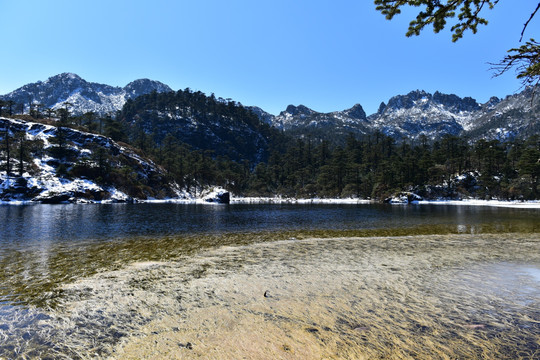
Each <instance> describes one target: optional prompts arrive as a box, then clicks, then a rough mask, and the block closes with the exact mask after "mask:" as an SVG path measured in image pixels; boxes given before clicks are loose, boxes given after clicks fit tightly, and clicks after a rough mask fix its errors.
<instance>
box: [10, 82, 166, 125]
mask: <svg viewBox="0 0 540 360" xmlns="http://www.w3.org/2000/svg"><path fill="white" fill-rule="evenodd" d="M154 90H155V91H157V92H169V91H172V89H171V88H170V87H169V86H168V85H165V84H163V83H161V82H159V81H155V80H150V79H137V80H134V81H132V82H130V83H128V84H127V85H126V86H124V87H118V86H111V85H106V84H99V83H94V82H88V81H86V80H84V79H83V78H81V77H80V76H79V75H77V74H73V73H62V74H58V75H55V76H52V77H49V78H48V79H47V80H45V81H37V82H35V83H30V84H26V85H23V86H22V87H20V88H18V89H16V90H14V91H12V92H10V93H8V94H5V95H3V96H0V99H3V100H12V101H14V102H16V103H17V104H24V110H27V109H28V108H29V106H30V105H29V104H30V103H32V104H34V105H36V106H37V105H38V104H39V106H42V107H44V108H50V109H53V110H57V109H59V108H62V107H64V106H66V103H69V104H70V105H68V106H69V110H70V111H71V113H72V114H74V115H81V114H83V113H86V112H90V111H92V112H95V113H96V114H98V115H105V114H107V113H112V112H116V111H118V110H120V109H121V108H122V106H123V105H124V104H125V103H126V101H127V100H128V99H133V98H136V97H138V96H140V95H144V94H147V93H150V92H152V91H154Z"/></svg>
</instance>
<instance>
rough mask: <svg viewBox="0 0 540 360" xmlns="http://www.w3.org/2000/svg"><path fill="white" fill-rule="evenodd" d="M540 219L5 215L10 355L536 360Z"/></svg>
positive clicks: (128, 209) (61, 210) (275, 210)
mask: <svg viewBox="0 0 540 360" xmlns="http://www.w3.org/2000/svg"><path fill="white" fill-rule="evenodd" d="M539 215H540V211H538V210H524V209H504V208H489V207H455V206H454V207H452V206H386V205H385V206H383V205H268V204H265V205H229V206H221V205H220V206H216V205H208V206H204V205H176V204H114V205H58V206H52V205H51V206H49V205H39V206H3V207H0V216H1V218H2V219H3V221H2V223H1V224H0V234H1V237H0V262H1V264H0V265H1V268H0V279H1V285H0V295H1V296H2V305H1V307H0V324H1V325H0V357H12V358H16V357H22V358H24V357H28V358H61V357H69V358H78V357H109V356H110V357H113V358H143V357H145V356H146V357H148V358H153V357H155V356H156V354H161V355H160V356H162V357H170V358H181V357H187V358H190V357H202V358H205V357H207V358H242V357H246V358H268V356H269V355H271V356H272V357H274V358H291V359H293V358H374V357H391V358H418V357H427V356H431V357H435V358H437V357H438V358H447V357H448V358H456V357H457V358H481V357H484V358H490V356H491V358H493V357H496V358H519V357H522V358H531V359H534V358H536V356H538V354H540V352H539V351H540V350H539V341H540V335H539V334H540V326H539V323H540V314H539V311H538V309H539V308H540V236H539V235H538V234H539V233H540V220H539ZM320 239H324V240H320ZM265 292H266V294H267V296H266V297H265V296H264V294H265Z"/></svg>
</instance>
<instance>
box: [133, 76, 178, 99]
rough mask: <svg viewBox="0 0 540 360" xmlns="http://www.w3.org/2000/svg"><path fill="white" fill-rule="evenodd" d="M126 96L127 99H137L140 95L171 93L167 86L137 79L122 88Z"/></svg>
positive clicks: (157, 82)
mask: <svg viewBox="0 0 540 360" xmlns="http://www.w3.org/2000/svg"><path fill="white" fill-rule="evenodd" d="M124 90H125V92H126V95H127V96H128V97H130V98H131V97H137V96H140V95H144V94H148V93H151V92H152V91H157V92H170V91H173V90H172V89H171V88H170V87H169V86H167V85H165V84H163V83H161V82H159V81H154V80H150V79H138V80H135V81H132V82H130V83H129V84H127V85H126V86H125V87H124Z"/></svg>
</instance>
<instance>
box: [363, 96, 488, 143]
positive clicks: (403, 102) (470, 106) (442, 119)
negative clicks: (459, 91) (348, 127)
mask: <svg viewBox="0 0 540 360" xmlns="http://www.w3.org/2000/svg"><path fill="white" fill-rule="evenodd" d="M481 111H482V106H480V104H478V103H477V102H476V100H474V99H472V98H470V97H466V98H460V97H459V96H457V95H453V94H451V95H447V94H442V93H440V92H435V93H434V94H430V93H427V92H425V91H420V90H416V91H412V92H410V93H408V94H407V95H398V96H394V97H392V98H391V99H390V100H389V101H388V104H386V105H385V104H384V103H383V104H381V106H380V107H379V111H378V112H377V113H376V114H373V115H371V116H370V117H369V120H370V125H371V127H372V128H374V129H377V130H379V131H381V132H383V133H385V134H387V135H390V136H392V137H395V138H410V137H413V138H414V137H417V136H419V135H422V134H423V135H426V136H427V137H428V138H437V137H439V136H441V135H444V134H451V135H459V134H461V133H462V132H463V131H464V130H469V129H471V128H472V127H473V125H474V120H475V119H476V118H477V117H478V116H479V115H480V113H481Z"/></svg>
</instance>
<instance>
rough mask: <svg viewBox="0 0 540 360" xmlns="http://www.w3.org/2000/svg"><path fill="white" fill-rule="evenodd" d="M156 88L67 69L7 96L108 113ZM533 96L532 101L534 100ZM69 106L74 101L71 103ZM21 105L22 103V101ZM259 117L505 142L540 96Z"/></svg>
mask: <svg viewBox="0 0 540 360" xmlns="http://www.w3.org/2000/svg"><path fill="white" fill-rule="evenodd" d="M153 91H156V92H158V93H161V92H172V91H173V90H172V89H171V88H170V87H169V86H168V85H165V84H163V83H161V82H158V81H154V80H149V79H138V80H134V81H132V82H130V83H129V84H127V85H126V86H124V87H114V86H110V85H106V84H99V83H93V82H88V81H86V80H84V79H82V78H81V77H80V76H78V75H76V74H73V73H62V74H59V75H55V76H52V77H50V78H48V79H47V80H46V81H44V82H42V81H38V82H35V83H31V84H27V85H24V86H22V87H20V88H19V89H16V90H14V91H12V92H10V93H8V94H6V95H3V96H0V99H2V100H12V101H14V102H15V103H23V104H26V105H25V106H24V108H23V110H27V109H28V107H29V105H28V104H29V103H33V104H34V106H36V107H39V106H41V107H42V109H43V108H51V109H53V110H57V109H59V108H62V107H66V106H67V107H68V109H69V110H70V112H71V113H72V114H74V115H81V114H83V113H86V112H94V113H96V114H97V115H100V116H104V115H107V114H111V113H115V112H117V111H119V110H121V109H122V108H123V106H124V105H125V104H126V102H127V101H128V100H133V99H136V98H137V97H139V96H141V95H145V94H148V93H151V92H153ZM530 99H532V100H530ZM68 104H69V105H68ZM19 106H20V105H19ZM246 108H247V109H248V110H251V111H252V112H253V113H254V114H255V115H257V117H258V119H259V120H260V121H261V122H263V123H265V124H268V125H271V126H273V127H275V128H277V129H280V130H282V131H284V132H286V133H288V134H290V135H292V136H293V137H300V138H302V137H306V136H309V137H314V138H320V139H326V140H331V141H338V142H339V141H343V139H344V138H345V136H346V135H347V134H350V133H352V134H353V135H357V136H362V135H367V134H371V133H374V132H377V131H378V132H382V133H384V134H385V135H389V136H391V137H393V138H395V139H397V140H401V139H415V138H418V137H420V136H426V137H428V138H430V139H432V140H435V139H438V138H441V137H442V136H444V135H446V134H449V135H455V136H467V137H470V138H471V139H473V140H474V139H479V138H482V137H485V138H486V139H498V140H505V139H506V138H510V139H511V138H514V137H520V136H523V135H524V134H525V133H526V134H530V132H531V131H533V132H535V133H538V132H540V130H539V129H538V118H539V115H540V97H536V98H535V97H534V96H532V90H531V89H525V90H523V91H522V92H520V93H517V94H513V95H508V96H506V97H505V98H503V99H499V98H497V97H491V98H490V99H489V100H488V101H487V102H485V103H478V101H477V100H475V99H474V98H472V97H470V96H466V97H460V96H458V95H455V94H444V93H442V92H439V91H435V92H434V93H433V94H431V93H428V92H426V91H424V90H413V91H410V92H409V93H407V94H403V95H395V96H393V97H391V98H390V99H388V100H387V101H386V102H381V105H380V106H379V109H378V111H377V112H376V113H373V114H371V115H367V114H366V112H365V111H364V109H363V108H362V105H361V104H360V103H357V104H355V105H353V106H352V107H351V108H349V109H345V110H339V111H333V112H327V113H323V112H317V111H315V110H312V109H310V108H309V107H307V106H305V105H301V104H300V105H288V106H287V107H286V109H285V110H284V111H281V112H280V113H279V114H278V115H273V114H270V113H268V112H266V111H264V110H263V109H261V108H259V107H257V106H246Z"/></svg>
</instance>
